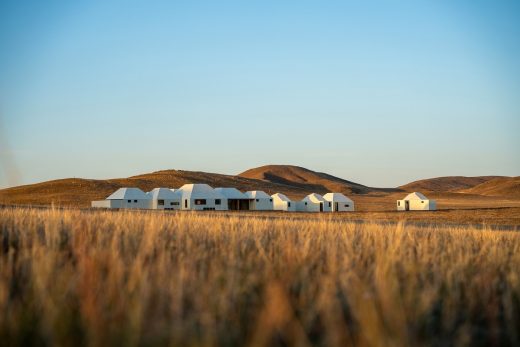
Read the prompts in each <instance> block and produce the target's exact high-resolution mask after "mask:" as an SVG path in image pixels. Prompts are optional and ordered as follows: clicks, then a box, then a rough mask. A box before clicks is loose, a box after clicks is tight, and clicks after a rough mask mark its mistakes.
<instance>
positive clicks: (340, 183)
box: [238, 165, 396, 194]
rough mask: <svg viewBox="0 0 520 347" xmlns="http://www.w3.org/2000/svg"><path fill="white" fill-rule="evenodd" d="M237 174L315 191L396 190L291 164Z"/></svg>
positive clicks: (356, 192) (358, 192) (352, 192)
mask: <svg viewBox="0 0 520 347" xmlns="http://www.w3.org/2000/svg"><path fill="white" fill-rule="evenodd" d="M238 176H239V177H245V178H253V179H257V180H262V181H264V182H269V183H276V184H283V185H286V186H291V187H300V188H302V189H305V190H307V191H313V192H316V193H326V192H331V191H333V192H340V193H344V194H368V193H373V192H391V191H396V189H392V188H390V189H380V188H371V187H367V186H364V185H362V184H359V183H355V182H351V181H347V180H345V179H342V178H339V177H335V176H332V175H329V174H326V173H323V172H316V171H312V170H309V169H305V168H303V167H299V166H293V165H266V166H261V167H257V168H254V169H250V170H247V171H244V172H242V173H240V174H239V175H238Z"/></svg>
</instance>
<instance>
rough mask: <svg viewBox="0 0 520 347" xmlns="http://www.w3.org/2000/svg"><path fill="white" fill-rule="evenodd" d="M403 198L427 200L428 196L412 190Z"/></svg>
mask: <svg viewBox="0 0 520 347" xmlns="http://www.w3.org/2000/svg"><path fill="white" fill-rule="evenodd" d="M403 200H428V198H427V197H425V196H424V195H423V194H421V193H419V192H413V193H410V194H408V195H407V196H406V197H405V198H404V199H403Z"/></svg>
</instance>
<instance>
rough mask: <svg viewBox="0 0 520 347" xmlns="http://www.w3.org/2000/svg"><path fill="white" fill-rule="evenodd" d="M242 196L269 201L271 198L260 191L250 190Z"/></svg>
mask: <svg viewBox="0 0 520 347" xmlns="http://www.w3.org/2000/svg"><path fill="white" fill-rule="evenodd" d="M244 194H245V195H246V196H247V197H248V198H249V199H271V196H270V195H269V194H267V193H266V192H264V191H262V190H250V191H248V192H245V193H244Z"/></svg>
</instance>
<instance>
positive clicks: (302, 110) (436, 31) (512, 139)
mask: <svg viewBox="0 0 520 347" xmlns="http://www.w3.org/2000/svg"><path fill="white" fill-rule="evenodd" d="M0 146H1V147H0V154H1V157H0V158H1V161H0V165H1V166H2V168H3V169H1V170H0V186H4V187H5V186H11V185H15V184H24V183H32V182H38V181H43V180H49V179H56V178H65V177H85V178H113V177H126V176H129V175H134V174H140V173H146V172H151V171H156V170H161V169H170V168H175V169H185V170H201V171H209V172H219V173H228V174H236V173H239V172H241V171H243V170H246V169H248V168H252V167H256V166H260V165H264V164H294V165H300V166H304V167H307V168H310V169H313V170H317V171H324V172H328V173H330V174H333V175H336V176H340V177H343V178H346V179H350V180H353V181H356V182H359V183H362V184H367V185H371V186H396V185H400V184H404V183H407V182H409V181H411V180H415V179H420V178H428V177H436V176H446V175H467V176H474V175H490V174H498V175H520V1H492V0H489V1H479V0H467V1H456V0H446V1H433V0H432V1H420V0H414V1H351V2H348V1H305V0H304V1H302V0H298V1H80V0H78V1H52V0H51V1H24V0H14V1H10V0H3V1H1V2H0Z"/></svg>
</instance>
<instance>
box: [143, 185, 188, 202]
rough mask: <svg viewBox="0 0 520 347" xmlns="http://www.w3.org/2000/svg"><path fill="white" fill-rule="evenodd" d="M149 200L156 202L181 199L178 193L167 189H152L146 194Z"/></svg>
mask: <svg viewBox="0 0 520 347" xmlns="http://www.w3.org/2000/svg"><path fill="white" fill-rule="evenodd" d="M146 194H147V195H148V196H149V197H150V199H153V200H157V199H167V200H173V199H180V198H181V197H182V194H181V193H180V192H178V191H174V190H172V189H168V188H154V189H152V190H151V191H149V192H148V193H146Z"/></svg>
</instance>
